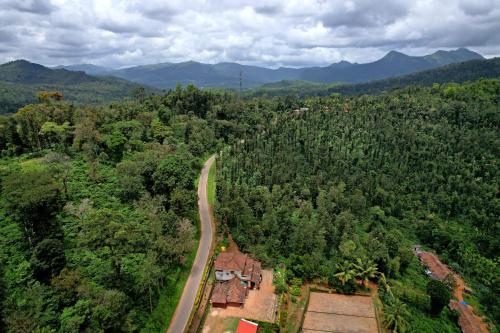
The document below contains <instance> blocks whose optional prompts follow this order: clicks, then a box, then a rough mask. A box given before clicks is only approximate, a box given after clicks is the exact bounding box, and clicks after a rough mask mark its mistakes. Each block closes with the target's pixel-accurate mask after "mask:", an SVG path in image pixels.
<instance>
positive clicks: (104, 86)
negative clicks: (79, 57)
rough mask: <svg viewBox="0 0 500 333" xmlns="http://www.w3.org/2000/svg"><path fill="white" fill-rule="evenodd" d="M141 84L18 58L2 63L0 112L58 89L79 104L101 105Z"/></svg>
mask: <svg viewBox="0 0 500 333" xmlns="http://www.w3.org/2000/svg"><path fill="white" fill-rule="evenodd" d="M140 87H141V86H140V85H139V84H136V83H132V82H128V81H126V80H123V79H120V78H115V77H95V76H91V75H87V74H85V73H84V72H74V71H69V70H66V69H50V68H47V67H44V66H42V65H39V64H34V63H31V62H28V61H25V60H16V61H12V62H9V63H5V64H2V65H0V114H2V113H13V112H15V111H16V110H17V109H18V108H20V107H22V106H24V105H25V104H28V103H33V102H36V100H37V93H38V92H39V91H58V92H60V93H62V94H63V96H64V98H65V99H66V100H68V101H71V102H74V103H77V104H99V103H103V102H109V101H113V100H119V99H122V98H123V97H126V96H131V95H132V94H133V92H134V90H136V89H138V88H140ZM151 90H152V89H149V88H148V91H151Z"/></svg>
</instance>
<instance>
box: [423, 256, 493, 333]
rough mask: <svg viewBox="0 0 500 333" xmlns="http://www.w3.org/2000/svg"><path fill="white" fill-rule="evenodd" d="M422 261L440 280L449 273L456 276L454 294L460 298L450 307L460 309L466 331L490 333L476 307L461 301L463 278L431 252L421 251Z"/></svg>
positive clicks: (461, 324) (460, 323)
mask: <svg viewBox="0 0 500 333" xmlns="http://www.w3.org/2000/svg"><path fill="white" fill-rule="evenodd" d="M418 256H419V258H420V260H421V261H422V263H423V264H424V265H425V266H427V267H428V268H429V270H430V271H431V272H432V275H434V276H435V277H436V278H437V279H438V280H443V279H444V278H446V276H447V275H448V274H452V276H453V277H454V278H455V282H456V288H455V290H454V291H453V296H454V297H455V298H456V299H457V300H458V301H455V300H451V301H450V308H451V309H455V310H458V312H459V313H460V317H459V318H458V324H459V325H460V327H461V328H462V332H464V333H488V332H489V329H488V326H487V325H486V324H485V323H484V322H483V319H482V318H481V317H479V316H476V315H475V314H474V308H473V307H472V306H470V305H466V304H462V303H460V302H461V301H463V291H464V288H465V283H464V280H462V278H461V277H460V276H459V275H458V274H456V273H455V272H453V271H452V270H451V269H450V268H449V267H448V266H446V265H445V264H443V263H442V262H441V260H439V258H438V257H437V256H436V255H435V254H433V253H430V252H420V253H419V254H418Z"/></svg>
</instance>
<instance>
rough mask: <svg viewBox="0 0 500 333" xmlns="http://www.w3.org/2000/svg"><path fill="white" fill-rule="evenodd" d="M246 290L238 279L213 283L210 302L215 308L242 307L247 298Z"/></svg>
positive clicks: (244, 285)
mask: <svg viewBox="0 0 500 333" xmlns="http://www.w3.org/2000/svg"><path fill="white" fill-rule="evenodd" d="M247 292H248V288H247V286H246V284H245V283H242V282H241V281H240V280H238V279H232V280H230V281H227V282H217V283H215V286H214V290H213V291H212V298H211V299H210V302H211V303H212V306H214V307H217V308H226V307H227V306H228V305H229V306H239V307H243V304H244V303H245V298H246V296H247Z"/></svg>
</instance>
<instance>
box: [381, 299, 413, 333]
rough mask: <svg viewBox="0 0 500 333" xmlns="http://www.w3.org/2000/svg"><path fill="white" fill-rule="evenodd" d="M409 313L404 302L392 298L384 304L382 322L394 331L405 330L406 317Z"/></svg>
mask: <svg viewBox="0 0 500 333" xmlns="http://www.w3.org/2000/svg"><path fill="white" fill-rule="evenodd" d="M409 315H410V313H409V311H408V308H407V307H406V304H405V303H403V302H401V301H400V300H399V299H397V298H394V299H393V300H392V301H391V302H390V303H389V304H387V305H386V306H384V324H385V326H386V327H387V328H388V329H390V330H391V331H392V332H394V333H403V332H406V329H407V328H408V322H407V321H406V317H408V316H409Z"/></svg>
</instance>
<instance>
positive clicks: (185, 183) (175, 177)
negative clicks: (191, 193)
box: [153, 155, 196, 194]
mask: <svg viewBox="0 0 500 333" xmlns="http://www.w3.org/2000/svg"><path fill="white" fill-rule="evenodd" d="M195 178H196V174H195V172H194V170H193V169H192V168H191V163H190V160H189V159H188V157H187V156H185V155H170V156H167V157H165V158H164V159H163V160H162V161H161V162H160V164H159V165H158V168H157V169H156V171H155V173H154V174H153V179H154V191H155V192H156V193H158V194H161V193H170V192H172V191H173V189H174V188H175V187H183V188H185V189H193V188H194V180H195Z"/></svg>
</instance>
